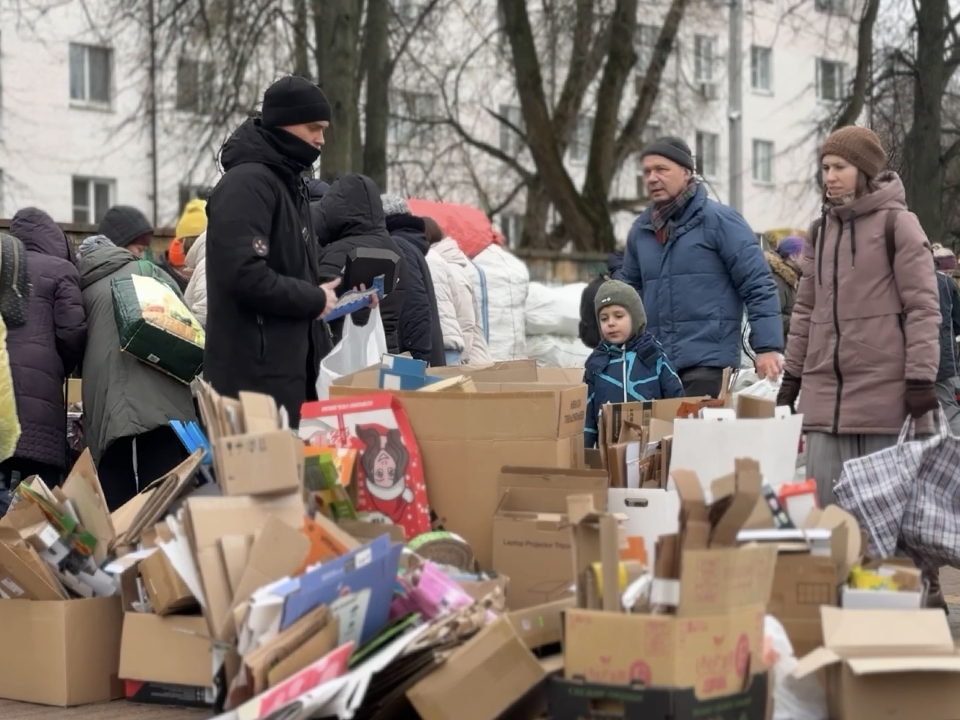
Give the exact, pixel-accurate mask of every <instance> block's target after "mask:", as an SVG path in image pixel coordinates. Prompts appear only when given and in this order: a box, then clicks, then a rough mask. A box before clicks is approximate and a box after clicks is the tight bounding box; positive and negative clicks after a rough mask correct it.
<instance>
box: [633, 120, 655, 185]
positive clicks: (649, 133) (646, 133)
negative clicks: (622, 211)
mask: <svg viewBox="0 0 960 720" xmlns="http://www.w3.org/2000/svg"><path fill="white" fill-rule="evenodd" d="M658 137H660V126H659V125H657V124H655V123H654V124H649V123H648V124H647V126H646V127H645V128H644V129H643V132H642V133H641V138H642V141H643V142H642V145H643V147H646V146H647V145H649V144H650V143H652V142H653V141H654V140H656V139H657V138H658ZM636 158H637V198H638V199H640V200H645V199H647V198H648V197H650V196H649V195H647V184H646V183H645V182H644V181H643V159H642V158H641V157H640V153H637V154H636Z"/></svg>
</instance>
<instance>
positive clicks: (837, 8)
mask: <svg viewBox="0 0 960 720" xmlns="http://www.w3.org/2000/svg"><path fill="white" fill-rule="evenodd" d="M813 7H814V9H815V10H816V11H817V12H820V13H831V14H839V13H845V12H846V11H847V2H846V0H814V3H813Z"/></svg>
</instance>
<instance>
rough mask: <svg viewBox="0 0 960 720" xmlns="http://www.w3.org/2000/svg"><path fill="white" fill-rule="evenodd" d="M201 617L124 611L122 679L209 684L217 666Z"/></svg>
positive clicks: (173, 683) (175, 683) (184, 684)
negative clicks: (165, 615)
mask: <svg viewBox="0 0 960 720" xmlns="http://www.w3.org/2000/svg"><path fill="white" fill-rule="evenodd" d="M218 660H219V658H217V657H215V654H214V652H213V645H212V643H211V641H210V633H209V631H208V630H207V623H206V621H205V620H204V619H203V618H202V617H191V616H189V615H174V616H170V617H158V616H157V615H152V614H150V613H138V612H127V613H124V617H123V641H122V644H121V647H120V666H119V667H120V671H119V672H120V677H121V678H122V679H123V680H140V681H145V682H154V683H164V684H170V685H182V686H186V687H192V688H210V687H212V686H213V684H214V677H215V676H216V673H217V671H218V670H219V662H218Z"/></svg>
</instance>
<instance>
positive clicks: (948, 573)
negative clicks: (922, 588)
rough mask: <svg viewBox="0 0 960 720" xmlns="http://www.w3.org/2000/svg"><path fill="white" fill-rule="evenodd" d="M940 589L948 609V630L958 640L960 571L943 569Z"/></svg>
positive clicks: (959, 638) (959, 634) (959, 626)
mask: <svg viewBox="0 0 960 720" xmlns="http://www.w3.org/2000/svg"><path fill="white" fill-rule="evenodd" d="M940 587H941V588H942V589H943V596H944V598H945V599H946V601H947V605H948V606H949V608H950V616H949V617H948V620H949V622H950V629H951V630H952V631H953V637H954V639H957V640H960V570H954V569H953V568H944V569H943V570H941V571H940Z"/></svg>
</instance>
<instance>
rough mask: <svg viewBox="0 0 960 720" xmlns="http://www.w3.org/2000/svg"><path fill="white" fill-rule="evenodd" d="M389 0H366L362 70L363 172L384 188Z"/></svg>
mask: <svg viewBox="0 0 960 720" xmlns="http://www.w3.org/2000/svg"><path fill="white" fill-rule="evenodd" d="M389 20H390V2H389V0H367V21H366V37H365V38H364V41H365V42H364V45H365V48H366V52H365V57H364V58H363V62H364V65H365V71H366V80H367V87H366V90H367V97H366V107H365V109H364V120H365V122H366V127H365V128H364V138H363V174H364V175H367V176H369V177H370V178H371V179H372V180H373V181H374V182H375V183H376V184H377V185H378V186H379V187H380V189H381V191H383V192H386V190H387V129H388V125H389V122H390V75H391V70H392V68H393V63H391V61H390V44H389V27H388V23H389Z"/></svg>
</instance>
